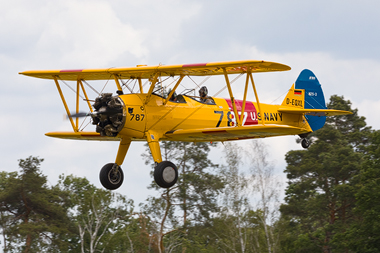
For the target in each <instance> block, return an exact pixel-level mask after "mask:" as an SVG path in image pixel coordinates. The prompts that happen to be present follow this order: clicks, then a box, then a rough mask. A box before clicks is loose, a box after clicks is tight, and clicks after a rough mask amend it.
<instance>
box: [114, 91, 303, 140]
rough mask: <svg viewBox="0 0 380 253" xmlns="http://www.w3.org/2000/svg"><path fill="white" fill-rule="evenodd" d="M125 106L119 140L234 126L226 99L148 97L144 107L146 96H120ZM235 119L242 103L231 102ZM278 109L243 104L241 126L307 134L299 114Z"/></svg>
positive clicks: (261, 105)
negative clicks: (290, 129)
mask: <svg viewBox="0 0 380 253" xmlns="http://www.w3.org/2000/svg"><path fill="white" fill-rule="evenodd" d="M120 98H121V99H122V100H123V102H124V105H125V110H124V116H125V124H124V128H123V129H122V130H121V131H120V133H119V136H126V137H129V138H131V139H133V140H140V139H141V140H146V133H148V132H149V131H154V132H155V133H157V134H158V136H159V137H160V139H165V136H164V135H165V134H166V133H168V132H172V131H175V130H179V129H181V130H186V129H205V131H207V129H208V128H216V127H233V126H235V125H236V124H237V123H236V118H235V114H234V112H233V108H232V107H233V106H232V102H231V100H230V99H224V98H213V100H214V101H215V104H204V103H201V102H199V101H198V100H197V99H195V98H192V97H189V96H183V99H182V100H181V102H176V101H168V102H167V103H166V104H165V105H164V103H165V99H164V98H162V97H160V96H157V95H152V96H151V97H150V99H149V101H148V103H146V102H145V101H146V99H147V95H146V94H128V95H121V96H120ZM235 103H236V107H237V111H238V114H239V117H241V111H242V101H241V100H235ZM279 107H280V106H279V105H269V104H263V103H261V104H260V109H261V110H262V113H260V112H259V110H258V109H257V108H258V106H257V103H255V102H250V101H247V102H246V104H245V110H244V116H243V117H242V125H243V126H249V125H258V124H263V123H264V124H265V125H271V124H276V125H290V126H295V127H302V128H305V131H310V129H309V126H308V124H307V123H306V121H305V120H304V117H303V116H302V115H299V114H290V113H281V112H278V108H279Z"/></svg>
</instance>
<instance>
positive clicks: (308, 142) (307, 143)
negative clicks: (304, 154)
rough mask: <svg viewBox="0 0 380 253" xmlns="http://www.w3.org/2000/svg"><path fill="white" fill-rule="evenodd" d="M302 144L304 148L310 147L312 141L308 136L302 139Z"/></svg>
mask: <svg viewBox="0 0 380 253" xmlns="http://www.w3.org/2000/svg"><path fill="white" fill-rule="evenodd" d="M301 146H302V147H303V148H309V147H310V141H309V140H308V139H306V138H304V139H302V141H301Z"/></svg>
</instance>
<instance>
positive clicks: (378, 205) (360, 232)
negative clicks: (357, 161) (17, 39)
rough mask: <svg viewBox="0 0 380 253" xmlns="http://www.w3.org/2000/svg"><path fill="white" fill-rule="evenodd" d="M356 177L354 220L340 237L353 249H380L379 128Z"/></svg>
mask: <svg viewBox="0 0 380 253" xmlns="http://www.w3.org/2000/svg"><path fill="white" fill-rule="evenodd" d="M367 150H368V153H367V156H366V159H365V162H364V163H363V167H362V170H361V173H360V174H359V175H358V176H357V193H356V194H355V197H356V200H357V201H356V206H355V208H354V210H353V211H354V214H355V218H356V219H355V221H354V222H353V223H352V224H351V226H350V229H348V230H347V232H346V234H345V235H344V237H343V236H342V237H343V239H345V240H346V241H347V245H348V246H349V247H350V248H351V249H353V250H354V251H356V252H379V251H380V219H379V217H380V131H379V130H377V131H375V132H373V134H372V136H371V138H370V145H369V146H368V148H367Z"/></svg>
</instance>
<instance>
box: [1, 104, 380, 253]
mask: <svg viewBox="0 0 380 253" xmlns="http://www.w3.org/2000/svg"><path fill="white" fill-rule="evenodd" d="M328 107H329V108H332V109H342V110H349V111H351V112H353V114H352V115H346V116H339V117H330V118H328V120H327V122H326V125H325V127H324V128H322V129H320V130H318V131H316V132H315V133H313V134H312V135H310V136H309V138H310V141H311V142H312V145H311V146H310V148H309V149H308V150H296V151H290V152H288V153H287V155H286V162H287V167H286V169H285V173H286V175H287V178H288V182H287V187H286V192H285V200H284V201H283V200H281V199H279V198H280V196H282V195H284V193H282V192H281V191H282V190H283V189H284V187H283V185H281V184H282V182H281V180H280V178H279V177H278V175H276V173H275V171H274V166H273V163H272V162H271V161H269V160H268V157H269V153H268V152H269V150H268V148H267V147H266V146H265V145H264V144H263V142H262V141H258V140H253V141H251V142H249V143H248V144H247V145H246V146H244V147H243V146H241V145H239V143H224V151H223V157H224V160H223V161H220V163H218V164H214V163H213V162H212V161H211V160H210V158H209V153H210V149H211V148H212V146H214V145H216V144H210V143H186V142H163V143H162V144H161V148H162V155H163V159H164V160H169V161H173V162H174V163H175V164H176V165H178V168H179V172H180V175H179V179H178V183H177V184H176V185H175V186H174V187H172V188H170V189H161V188H158V187H157V186H156V184H155V183H154V182H153V181H152V183H151V184H150V186H149V187H150V188H153V189H156V191H157V195H156V196H149V197H148V198H147V200H146V201H145V202H144V203H140V204H139V207H138V208H136V207H135V203H134V202H133V201H132V200H130V199H128V198H127V197H126V196H123V195H121V194H119V193H117V192H112V191H108V190H104V189H100V188H97V187H95V186H94V185H92V184H90V182H89V181H88V180H87V179H85V178H79V177H75V176H73V175H69V176H65V175H62V176H60V178H59V181H58V183H57V184H56V185H49V184H47V178H46V176H45V175H43V174H42V172H41V170H40V166H41V163H42V162H43V159H40V158H38V157H32V156H31V157H28V158H26V159H21V160H19V167H20V170H19V171H18V172H1V173H0V188H1V191H0V232H1V237H2V239H1V244H2V248H3V251H4V252H269V253H270V252H379V251H380V226H379V225H380V224H379V223H380V218H379V217H380V201H379V200H380V149H379V144H380V131H374V130H372V129H371V128H370V127H367V126H366V123H365V119H364V118H363V117H360V116H359V115H358V111H357V110H356V109H355V110H353V109H352V108H351V103H350V102H349V101H346V100H344V99H343V98H342V97H338V96H333V97H331V100H330V103H329V104H328ZM221 156H222V155H221ZM143 159H145V161H146V164H150V162H151V156H150V154H149V149H148V148H147V150H146V152H145V153H144V154H143ZM151 166H153V164H151ZM243 168H244V169H243ZM152 171H153V170H152ZM281 202H283V203H282V204H280V203H281Z"/></svg>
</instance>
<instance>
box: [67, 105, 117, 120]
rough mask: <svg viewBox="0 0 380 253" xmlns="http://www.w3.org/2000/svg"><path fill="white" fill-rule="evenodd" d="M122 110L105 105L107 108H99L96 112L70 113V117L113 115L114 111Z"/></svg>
mask: <svg viewBox="0 0 380 253" xmlns="http://www.w3.org/2000/svg"><path fill="white" fill-rule="evenodd" d="M122 112H123V108H118V109H111V108H109V107H107V108H105V107H102V108H100V109H99V111H96V112H78V113H74V114H71V117H72V118H82V117H87V116H91V117H95V116H98V115H106V116H111V115H114V114H116V113H122ZM67 117H68V116H67Z"/></svg>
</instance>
